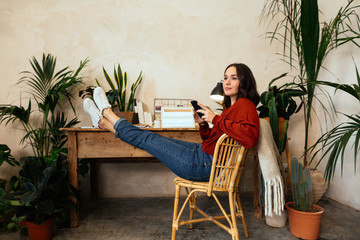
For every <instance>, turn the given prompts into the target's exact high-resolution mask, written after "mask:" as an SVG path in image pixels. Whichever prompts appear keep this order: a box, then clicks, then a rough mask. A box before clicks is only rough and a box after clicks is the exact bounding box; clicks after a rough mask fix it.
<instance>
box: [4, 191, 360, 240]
mask: <svg viewBox="0 0 360 240" xmlns="http://www.w3.org/2000/svg"><path fill="white" fill-rule="evenodd" d="M242 202H243V208H244V211H245V217H246V223H247V226H248V231H249V235H250V237H249V238H248V239H257V240H261V239H277V240H281V239H287V240H292V239H297V238H295V237H293V236H292V235H291V234H290V232H289V227H288V225H287V226H286V227H284V228H272V227H269V226H267V225H266V224H265V220H264V219H257V218H255V217H254V215H253V206H252V197H251V196H250V195H245V196H243V199H242ZM199 204H201V205H202V207H203V208H204V209H207V210H208V211H209V212H211V211H215V210H216V208H215V207H213V205H212V204H213V203H212V200H211V199H209V198H207V197H204V198H201V199H199ZM318 204H319V205H320V206H322V207H324V208H325V213H324V215H323V218H322V222H321V231H320V238H319V239H323V240H325V239H326V240H330V239H334V240H335V239H336V240H339V239H341V240H342V239H345V240H346V239H359V236H360V228H359V222H360V212H359V211H356V210H353V209H352V208H349V207H346V206H344V205H341V204H339V203H337V202H334V201H332V200H329V199H322V200H320V201H319V203H318ZM172 212H173V198H145V199H140V198H136V199H101V200H99V201H97V202H95V203H89V204H86V206H83V207H82V209H81V216H80V225H79V226H78V227H77V228H71V229H70V228H61V229H55V230H54V238H53V239H54V240H63V239H86V240H93V239H94V240H97V239H107V240H112V239H121V240H140V239H146V240H149V239H150V240H161V239H164V240H165V239H166V240H168V239H170V236H171V221H172ZM186 212H187V211H186ZM238 228H239V232H240V238H241V239H244V232H243V228H242V224H241V221H238ZM0 239H2V240H10V239H11V240H14V239H21V238H20V237H19V233H0ZM177 239H187V240H188V239H191V240H200V239H217V240H218V239H231V237H230V235H229V234H228V233H227V232H225V231H224V230H223V229H221V228H219V227H217V226H216V225H214V224H213V223H198V224H195V226H194V229H193V230H190V229H189V228H188V227H187V226H182V227H180V229H179V231H177Z"/></svg>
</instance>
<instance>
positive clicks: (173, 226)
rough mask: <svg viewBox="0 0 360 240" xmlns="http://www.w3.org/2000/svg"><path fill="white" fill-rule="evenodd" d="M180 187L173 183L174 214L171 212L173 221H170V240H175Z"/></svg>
mask: <svg viewBox="0 0 360 240" xmlns="http://www.w3.org/2000/svg"><path fill="white" fill-rule="evenodd" d="M180 189H181V187H180V186H179V185H175V200H174V214H173V222H172V233H171V240H175V238H176V230H177V229H178V227H179V225H178V219H177V218H178V212H179V198H180Z"/></svg>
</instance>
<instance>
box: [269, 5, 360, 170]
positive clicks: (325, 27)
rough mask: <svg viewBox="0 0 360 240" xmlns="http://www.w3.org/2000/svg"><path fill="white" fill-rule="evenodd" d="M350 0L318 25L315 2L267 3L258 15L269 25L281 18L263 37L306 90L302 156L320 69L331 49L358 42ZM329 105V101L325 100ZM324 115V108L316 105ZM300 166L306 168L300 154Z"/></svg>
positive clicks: (305, 148)
mask: <svg viewBox="0 0 360 240" xmlns="http://www.w3.org/2000/svg"><path fill="white" fill-rule="evenodd" d="M354 2H355V1H354V0H349V1H348V2H347V4H346V5H345V7H342V8H340V9H339V11H338V13H337V15H336V17H335V18H334V19H332V20H330V21H328V22H323V23H320V22H319V11H320V10H319V8H318V4H317V0H269V1H267V3H266V5H265V7H264V10H263V13H262V15H263V16H265V17H269V18H270V19H271V20H272V21H275V20H276V19H279V18H278V17H280V18H281V20H280V21H279V22H277V23H276V24H275V27H274V29H273V30H272V31H269V32H268V33H267V36H268V37H269V38H270V39H271V40H276V41H279V42H280V43H281V44H282V45H283V53H282V55H283V57H284V60H285V62H287V63H288V64H289V66H290V67H291V68H295V69H296V70H297V71H298V73H297V75H296V79H295V80H296V81H297V82H298V83H299V84H300V85H302V86H303V87H304V88H305V89H306V94H305V95H304V96H302V97H301V98H302V101H303V102H304V124H305V141H304V153H306V151H307V150H308V139H309V128H310V123H311V119H312V118H311V116H312V115H311V113H312V108H313V102H314V100H318V97H317V96H316V90H320V91H322V93H324V94H325V95H326V92H325V91H324V90H322V89H321V88H319V84H318V83H319V79H318V76H319V73H320V71H321V69H323V63H324V61H325V59H326V57H327V56H328V55H329V53H331V52H332V51H333V50H334V49H336V48H337V47H339V46H341V45H345V44H347V43H354V44H355V45H356V46H358V47H359V45H358V44H357V43H356V42H355V40H356V39H358V38H360V29H354V28H353V27H352V23H353V21H354V22H355V23H356V24H355V25H357V26H359V24H360V18H359V16H358V14H357V13H356V10H357V9H358V8H359V7H360V6H359V5H355V3H354ZM328 100H329V101H330V102H331V99H330V98H328ZM318 103H319V104H320V105H321V106H322V107H323V110H324V112H325V113H328V112H327V111H328V110H327V109H326V107H325V106H324V105H323V104H322V103H321V102H320V101H318ZM304 165H305V166H307V165H308V160H307V155H306V154H304Z"/></svg>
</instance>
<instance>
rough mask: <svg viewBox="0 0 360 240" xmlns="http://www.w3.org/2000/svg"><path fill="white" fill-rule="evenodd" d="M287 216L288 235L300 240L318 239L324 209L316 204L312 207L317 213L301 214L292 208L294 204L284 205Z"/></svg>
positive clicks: (301, 212)
mask: <svg viewBox="0 0 360 240" xmlns="http://www.w3.org/2000/svg"><path fill="white" fill-rule="evenodd" d="M285 206H286V209H287V211H288V216H289V227H290V233H291V234H292V235H294V236H295V237H297V238H301V239H318V238H319V233H320V222H321V216H322V214H323V213H324V209H323V208H322V207H320V206H318V205H316V204H313V207H314V208H316V209H318V210H319V211H318V212H303V211H298V210H295V209H294V208H293V206H294V202H288V203H286V205H285Z"/></svg>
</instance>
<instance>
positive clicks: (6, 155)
mask: <svg viewBox="0 0 360 240" xmlns="http://www.w3.org/2000/svg"><path fill="white" fill-rule="evenodd" d="M4 162H7V163H8V164H9V165H11V166H19V162H18V161H17V160H15V158H14V157H13V156H12V155H11V150H10V148H9V147H8V146H7V145H6V144H0V166H1V165H2V164H3V163H4Z"/></svg>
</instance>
